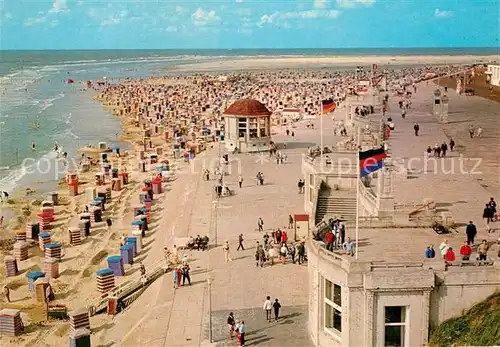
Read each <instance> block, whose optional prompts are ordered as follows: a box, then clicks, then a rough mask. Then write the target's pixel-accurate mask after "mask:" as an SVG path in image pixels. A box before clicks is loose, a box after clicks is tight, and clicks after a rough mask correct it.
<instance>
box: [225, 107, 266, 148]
mask: <svg viewBox="0 0 500 347" xmlns="http://www.w3.org/2000/svg"><path fill="white" fill-rule="evenodd" d="M224 123H225V124H224V131H225V139H224V142H225V144H226V148H227V150H228V151H231V152H233V151H235V150H236V151H238V152H262V151H267V150H269V145H270V144H271V112H270V111H269V110H268V109H267V108H266V106H264V105H263V104H262V103H260V102H259V101H257V100H253V99H242V100H238V101H236V102H234V103H233V104H232V105H231V106H229V107H228V108H227V109H226V111H225V112H224Z"/></svg>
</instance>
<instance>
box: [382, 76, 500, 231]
mask: <svg viewBox="0 0 500 347" xmlns="http://www.w3.org/2000/svg"><path fill="white" fill-rule="evenodd" d="M434 89H435V86H434V85H429V86H424V85H419V88H418V91H417V94H414V96H413V98H412V107H411V109H409V110H408V112H407V115H406V118H405V119H402V118H401V113H400V110H399V106H398V105H397V101H398V100H397V99H396V98H395V97H394V98H392V100H390V106H389V112H388V113H387V116H391V117H392V118H393V121H394V123H395V125H396V129H395V130H394V131H393V132H391V137H390V139H389V142H390V151H391V156H392V157H393V158H394V159H393V161H394V162H395V163H396V167H397V168H401V166H403V167H405V168H406V169H407V170H408V177H409V178H408V179H407V178H404V177H402V175H398V174H397V173H396V174H395V176H394V193H395V198H396V202H397V203H407V202H413V201H421V200H422V199H424V198H429V199H433V200H434V201H435V202H436V203H437V204H438V205H437V208H438V210H440V211H445V210H448V211H450V212H451V213H452V214H453V216H454V218H455V221H456V222H458V223H467V222H468V221H469V220H473V221H476V223H477V224H479V223H480V222H481V217H482V211H483V208H484V204H485V203H486V202H487V201H488V200H489V198H490V197H492V196H493V197H498V196H499V195H498V194H499V188H500V186H499V185H498V184H497V183H495V181H496V180H497V179H498V171H497V174H496V175H495V174H494V173H493V171H492V170H491V169H492V168H493V166H492V165H491V164H492V161H491V160H492V159H493V158H494V157H495V156H496V160H498V154H495V153H498V151H499V150H500V144H499V143H498V141H497V143H495V141H494V139H493V137H492V136H493V135H494V134H495V132H496V131H498V128H499V126H498V125H496V127H495V126H494V124H493V123H492V122H489V124H490V125H491V128H488V130H487V132H486V133H485V134H484V137H482V138H475V139H470V138H468V137H469V134H468V131H467V132H466V131H463V130H462V131H457V130H456V128H457V124H462V123H464V122H467V121H469V122H470V123H469V124H480V123H482V122H484V123H485V124H488V121H487V119H484V121H483V120H482V117H476V115H479V114H481V115H488V116H489V115H490V113H489V112H491V111H492V110H493V109H492V105H490V103H491V101H488V100H484V99H479V98H474V99H463V97H462V99H458V97H457V96H456V94H454V92H451V93H449V96H450V113H449V121H450V124H445V125H442V124H439V123H438V121H437V119H436V118H435V117H434V116H433V115H432V114H431V113H430V112H431V111H432V103H433V95H432V92H433V91H434ZM415 123H418V125H419V127H420V131H419V136H415V135H414V130H413V126H414V124H415ZM469 124H464V125H460V127H461V128H466V129H468V126H469ZM484 127H485V128H486V126H484ZM451 133H453V135H454V136H453V139H454V141H455V142H456V143H457V147H456V148H455V151H453V152H451V151H450V150H448V152H447V155H446V158H436V159H435V158H432V157H431V158H429V159H426V153H425V151H426V149H427V147H428V146H431V147H433V146H434V145H435V144H439V145H441V144H442V143H443V142H444V143H447V144H448V146H449V142H450V138H451V136H447V135H448V134H450V135H451ZM484 146H486V147H488V149H485V148H484ZM481 147H482V148H483V151H481V150H480V148H481ZM476 165H477V167H476ZM483 182H488V183H487V184H484V183H483Z"/></svg>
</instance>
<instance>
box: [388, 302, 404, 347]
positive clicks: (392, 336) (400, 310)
mask: <svg viewBox="0 0 500 347" xmlns="http://www.w3.org/2000/svg"><path fill="white" fill-rule="evenodd" d="M406 311H407V308H406V306H386V307H385V327H384V345H385V346H389V347H404V346H406V344H405V340H406V316H407V314H406Z"/></svg>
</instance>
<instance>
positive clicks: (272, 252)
mask: <svg viewBox="0 0 500 347" xmlns="http://www.w3.org/2000/svg"><path fill="white" fill-rule="evenodd" d="M267 256H268V257H269V263H270V264H271V266H273V265H274V258H275V257H276V251H275V250H274V247H273V246H272V245H271V247H269V250H268V251H267Z"/></svg>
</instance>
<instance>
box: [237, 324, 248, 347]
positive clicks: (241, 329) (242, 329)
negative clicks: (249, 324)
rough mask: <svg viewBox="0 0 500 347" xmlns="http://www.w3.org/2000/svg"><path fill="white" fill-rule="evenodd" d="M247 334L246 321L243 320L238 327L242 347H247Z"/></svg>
mask: <svg viewBox="0 0 500 347" xmlns="http://www.w3.org/2000/svg"><path fill="white" fill-rule="evenodd" d="M245 334H246V326H245V321H243V320H242V321H241V323H240V326H239V327H238V340H239V343H240V347H245Z"/></svg>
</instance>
